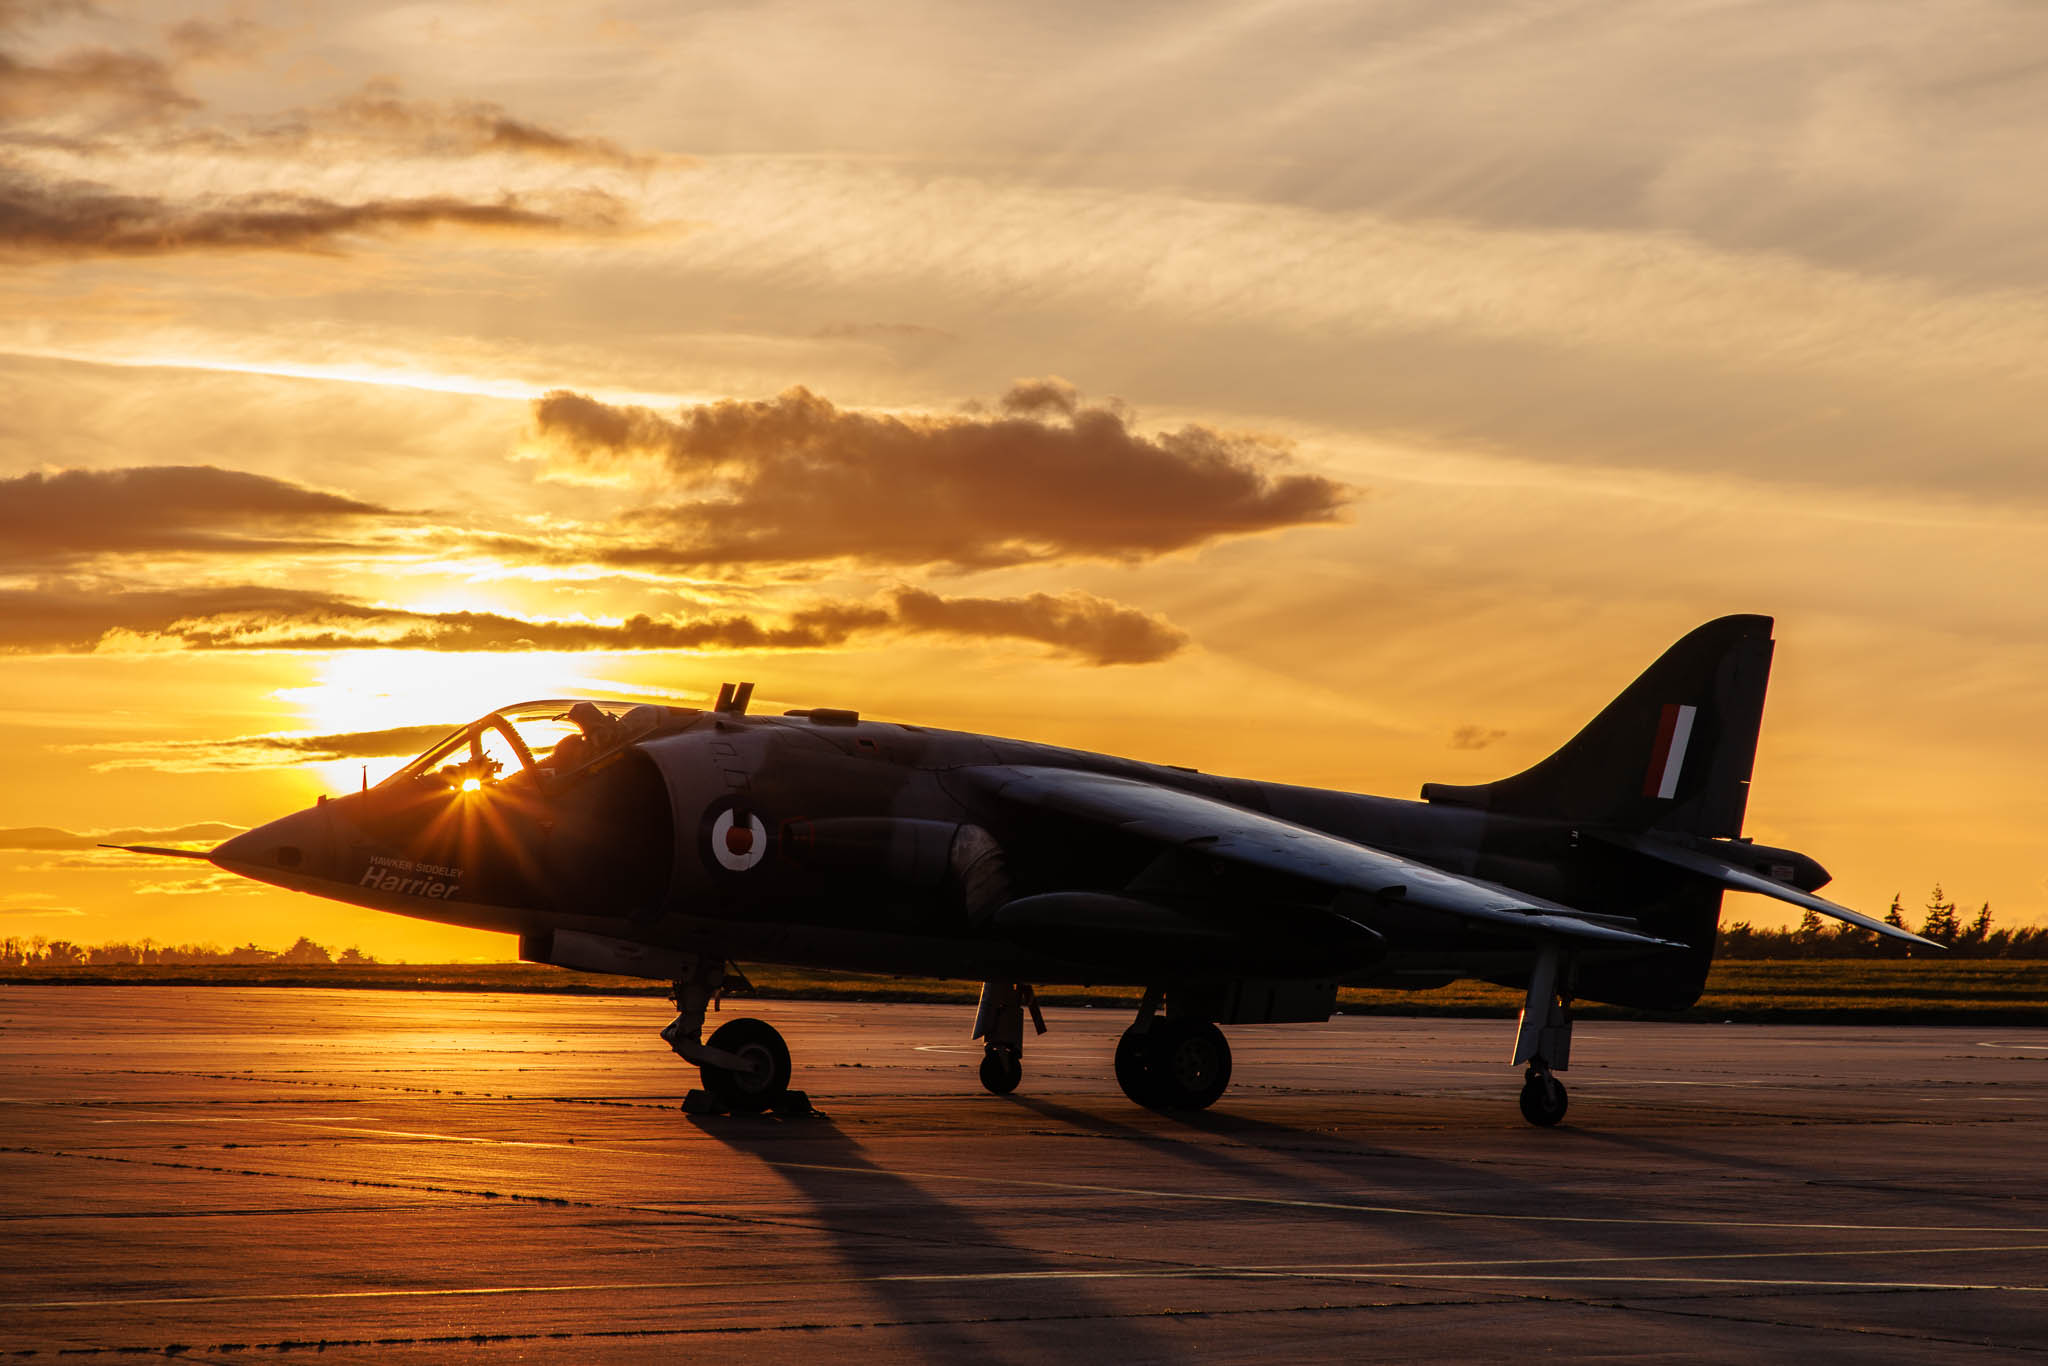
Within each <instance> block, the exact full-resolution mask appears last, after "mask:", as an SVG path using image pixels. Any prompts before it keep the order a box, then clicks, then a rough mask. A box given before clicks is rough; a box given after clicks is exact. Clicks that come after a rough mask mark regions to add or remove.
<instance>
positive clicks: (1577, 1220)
mask: <svg viewBox="0 0 2048 1366" xmlns="http://www.w3.org/2000/svg"><path fill="white" fill-rule="evenodd" d="M762 1165H763V1166H766V1167H779V1168H782V1169H784V1170H787V1171H813V1172H835V1173H839V1174H842V1175H846V1176H870V1177H873V1176H880V1177H888V1178H889V1179H891V1180H896V1181H903V1180H912V1181H960V1182H967V1183H971V1184H976V1185H983V1186H1021V1187H1024V1188H1027V1189H1031V1190H1047V1191H1067V1192H1071V1193H1073V1194H1077V1195H1121V1196H1129V1197H1134V1198H1136V1199H1140V1200H1193V1201H1200V1202H1203V1203H1207V1204H1226V1205H1264V1206H1269V1207H1273V1208H1278V1209H1316V1210H1331V1211H1334V1212H1336V1213H1340V1214H1389V1215H1399V1216H1403V1217H1407V1218H1416V1219H1469V1220H1488V1221H1495V1222H1501V1223H1517V1224H1601V1225H1622V1226H1625V1227H1629V1228H1770V1229H1805V1230H1810V1231H1814V1232H1822V1233H1994V1234H1995V1233H2008V1234H2010V1233H2025V1234H2048V1226H2033V1225H2010V1224H2007V1225H1999V1224H1843V1223H1788V1222H1782V1221H1777V1220H1768V1219H1644V1218H1624V1217H1622V1216H1619V1215H1595V1214H1503V1213H1498V1212H1493V1211H1484V1210H1447V1209H1424V1208H1420V1207H1417V1206H1407V1205H1367V1204H1354V1203H1352V1202H1350V1201H1343V1200H1295V1199H1288V1198H1286V1197H1283V1196H1277V1195H1226V1194H1222V1193H1220V1192H1214V1191H1175V1190H1156V1189H1147V1188H1144V1187H1138V1186H1096V1185H1088V1184H1084V1183H1081V1182H1072V1181H1033V1180H1030V1179H1028V1178H1025V1177H1021V1176H969V1175H966V1174H964V1173H959V1172H920V1171H905V1170H898V1169H893V1168H881V1167H843V1166H834V1165H828V1164H825V1163H818V1162H775V1161H770V1160H767V1159H763V1161H762Z"/></svg>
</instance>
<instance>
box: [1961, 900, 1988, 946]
mask: <svg viewBox="0 0 2048 1366" xmlns="http://www.w3.org/2000/svg"><path fill="white" fill-rule="evenodd" d="M1963 942H1964V943H1965V944H1970V945H1974V946H1975V947H1977V948H1980V949H1981V948H1983V947H1984V946H1985V945H1986V944H1989V943H1990V942H1991V903H1990V902H1988V901H1987V902H1985V903H1984V904H1983V905H1982V906H1979V907H1978V908H1977V914H1976V915H1975V916H1973V917H1972V918H1971V920H1970V927H1969V928H1968V929H1966V930H1964V931H1963Z"/></svg>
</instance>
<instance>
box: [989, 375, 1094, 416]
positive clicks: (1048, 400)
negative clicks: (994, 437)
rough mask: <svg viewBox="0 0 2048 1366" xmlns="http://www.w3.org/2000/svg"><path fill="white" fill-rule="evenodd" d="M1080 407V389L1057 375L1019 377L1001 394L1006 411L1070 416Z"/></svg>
mask: <svg viewBox="0 0 2048 1366" xmlns="http://www.w3.org/2000/svg"><path fill="white" fill-rule="evenodd" d="M1080 407H1081V391H1080V390H1078V389H1076V388H1075V387H1074V386H1073V385H1071V384H1069V383H1068V382H1067V381H1066V380H1063V379H1061V378H1060V377H1059V376H1058V375H1047V376H1046V377H1045V378H1044V379H1020V380H1018V381H1017V382H1016V383H1015V384H1013V385H1011V386H1010V392H1008V393H1007V394H1004V395H1003V411H1004V412H1006V413H1025V414H1036V413H1060V414H1063V415H1065V416H1067V417H1072V416H1073V415H1074V414H1075V413H1076V412H1077V411H1079V409H1080Z"/></svg>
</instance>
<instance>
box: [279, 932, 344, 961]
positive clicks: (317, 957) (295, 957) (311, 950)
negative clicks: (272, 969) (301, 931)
mask: <svg viewBox="0 0 2048 1366" xmlns="http://www.w3.org/2000/svg"><path fill="white" fill-rule="evenodd" d="M277 961H278V962H280V963H292V964H295V965H306V964H313V963H319V964H323V965H324V964H327V963H332V962H333V961H334V956H333V955H332V954H330V953H328V952H327V950H326V949H324V948H322V947H321V946H320V945H318V944H315V943H314V942H313V941H312V940H310V939H308V938H306V936H304V935H300V936H299V942H298V943H296V944H294V945H292V946H291V947H290V948H288V949H286V950H285V951H284V952H283V953H281V954H279V955H278V957H277Z"/></svg>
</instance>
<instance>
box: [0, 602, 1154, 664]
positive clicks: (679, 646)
mask: <svg viewBox="0 0 2048 1366" xmlns="http://www.w3.org/2000/svg"><path fill="white" fill-rule="evenodd" d="M870 635H884V636H886V635H923V636H933V637H938V638H951V639H955V640H990V639H1012V640H1021V641H1027V642H1032V643H1036V644H1040V645H1045V646H1049V647H1051V648H1052V649H1053V650H1054V651H1056V652H1057V653H1060V654H1063V655H1066V656H1069V657H1071V658H1074V659H1078V660H1081V661H1083V662H1085V663H1090V664H1138V663H1149V662H1152V661H1154V660H1159V659H1164V658H1166V657H1167V656H1169V655H1172V654H1174V653H1175V652H1176V651H1178V650H1180V649H1181V648H1182V647H1183V646H1184V645H1186V643H1187V635H1186V633H1185V632H1183V631H1181V630H1180V629H1179V628H1177V627H1175V626H1173V625H1172V624H1171V623H1169V622H1167V621H1165V620H1164V619H1163V618H1160V617H1157V616H1153V615H1151V614H1149V613H1146V612H1143V611H1140V610H1138V609H1136V608H1132V607H1126V606H1124V605H1122V604H1120V603H1116V602H1112V601H1110V600H1108V599H1106V598H1099V597H1095V596H1093V595H1091V594H1087V593H1079V592H1075V593H1064V594H1044V593H1038V594H1032V595H1030V596H1028V597H1023V598H946V597H941V596H939V595H937V594H934V593H929V592H925V591H923V590H920V589H914V588H901V589H898V590H896V591H895V592H894V593H892V594H885V595H884V596H883V597H881V598H878V599H874V600H845V601H843V600H832V599H827V600H823V601H817V602H813V603H810V604H809V605H806V606H801V607H797V608H795V609H793V610H790V611H788V612H787V613H785V614H783V615H782V616H780V617H779V618H777V617H762V616H758V615H755V614H750V613H735V612H722V613H708V614H704V615H699V616H695V617H654V616H649V615H638V616H632V617H628V618H625V619H624V620H613V621H603V620H563V619H546V618H528V617H518V616H512V615H509V614H505V613H497V612H420V611H412V610H409V609H406V608H400V607H389V606H382V605H378V604H374V603H365V602H361V601H358V600H355V599H352V598H346V597H341V596H338V595H334V594H325V593H317V592H311V591H299V590H293V589H271V588H260V587H255V586H235V587H226V588H211V589H204V588H202V589H190V590H182V591H165V592H133V593H109V592H104V591H98V590H96V589H93V588H89V587H64V586H57V587H52V586H47V585H46V586H44V587H41V588H36V589H16V590H0V649H9V650H12V651H13V652H16V653H79V652H84V651H90V650H95V649H97V650H101V651H115V652H118V651H121V650H155V649H171V648H176V649H184V650H237V651H248V650H291V651H334V650H452V651H485V652H490V651H532V650H561V651H580V650H619V651H637V650H717V651H753V650H816V649H829V648H833V647H836V646H840V645H844V644H846V643H847V642H848V641H850V640H852V639H854V638H855V637H857V636H870Z"/></svg>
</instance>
